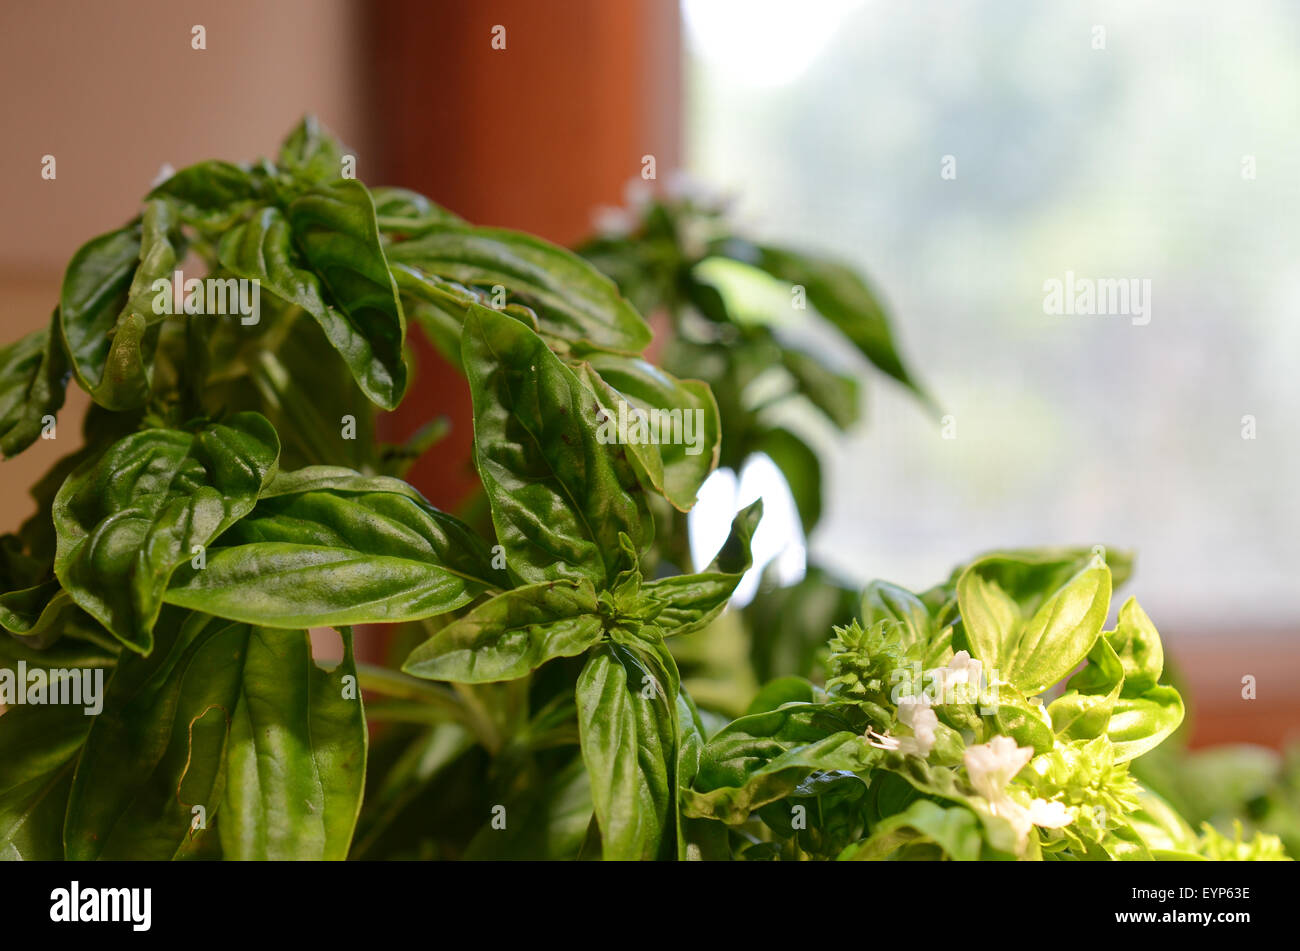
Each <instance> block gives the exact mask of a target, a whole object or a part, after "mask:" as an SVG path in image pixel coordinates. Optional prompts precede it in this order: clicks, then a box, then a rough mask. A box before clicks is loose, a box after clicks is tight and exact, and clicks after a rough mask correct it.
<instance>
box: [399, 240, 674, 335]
mask: <svg viewBox="0 0 1300 951" xmlns="http://www.w3.org/2000/svg"><path fill="white" fill-rule="evenodd" d="M388 256H389V260H390V261H392V262H393V263H394V264H405V265H410V266H411V267H414V268H418V269H419V270H421V271H423V272H425V273H426V274H429V275H434V276H436V277H441V278H446V279H449V280H451V281H455V282H457V283H459V284H464V285H471V286H475V287H479V288H491V287H493V286H495V285H500V286H502V287H504V288H505V289H506V291H507V292H508V293H509V294H510V296H511V297H512V298H514V299H515V300H516V301H517V302H519V303H522V304H524V305H526V306H527V307H529V308H531V309H532V310H533V311H534V312H535V313H536V314H537V321H538V324H539V326H540V329H541V332H542V333H544V334H546V335H547V336H550V337H556V338H559V339H560V340H563V341H566V342H568V343H569V344H571V345H573V346H574V347H575V348H577V349H579V350H609V351H613V352H616V353H629V354H636V353H640V352H641V351H642V350H644V349H645V348H646V345H647V344H649V343H650V337H651V333H650V328H649V327H648V326H647V325H646V323H645V321H644V320H642V319H641V316H640V315H639V314H638V313H637V312H636V311H635V310H633V309H632V306H631V305H630V304H628V302H627V301H625V300H624V299H623V298H622V296H620V294H619V292H618V288H617V287H615V286H614V283H613V282H612V281H610V280H609V278H607V277H605V276H604V275H603V274H601V273H600V272H599V271H597V270H596V269H595V268H594V267H592V266H591V265H590V264H588V263H587V262H586V261H584V260H583V259H582V258H580V257H578V256H577V255H575V254H573V253H572V252H569V251H566V250H564V249H563V248H560V247H556V246H555V245H553V244H550V243H548V242H546V241H543V240H541V239H540V238H535V237H533V236H532V235H526V234H520V233H519V232H515V231H506V230H504V229H501V228H475V227H473V226H471V225H465V224H458V223H450V222H433V221H430V222H428V224H427V226H426V227H424V228H422V229H421V230H420V233H419V235H418V236H417V237H414V238H411V239H410V240H407V241H399V242H396V243H394V244H391V245H389V248H388Z"/></svg>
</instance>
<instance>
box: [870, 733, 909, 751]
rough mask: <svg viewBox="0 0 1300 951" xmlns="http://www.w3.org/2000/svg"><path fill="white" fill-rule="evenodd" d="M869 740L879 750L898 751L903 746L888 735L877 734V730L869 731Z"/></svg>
mask: <svg viewBox="0 0 1300 951" xmlns="http://www.w3.org/2000/svg"><path fill="white" fill-rule="evenodd" d="M867 740H868V741H869V742H870V743H871V745H872V746H874V747H875V748H876V749H878V750H896V749H899V748H900V747H901V746H902V744H901V743H900V742H898V740H896V739H894V738H893V737H892V736H890V735H889V734H888V733H877V732H876V731H875V730H867Z"/></svg>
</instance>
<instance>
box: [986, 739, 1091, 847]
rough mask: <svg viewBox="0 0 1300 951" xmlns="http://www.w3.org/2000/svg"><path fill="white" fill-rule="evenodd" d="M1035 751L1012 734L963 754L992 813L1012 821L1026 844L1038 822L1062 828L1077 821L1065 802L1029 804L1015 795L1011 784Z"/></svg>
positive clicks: (1037, 800) (1019, 836)
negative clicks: (1025, 804)
mask: <svg viewBox="0 0 1300 951" xmlns="http://www.w3.org/2000/svg"><path fill="white" fill-rule="evenodd" d="M1033 755H1034V751H1033V749H1032V748H1031V747H1028V746H1017V745H1016V741H1015V740H1013V739H1012V738H1011V737H1009V736H995V737H993V739H991V740H990V741H989V742H987V743H982V744H980V745H978V746H972V747H969V748H968V749H967V750H966V752H965V754H964V756H963V759H964V760H965V762H966V775H967V776H968V777H969V778H970V784H971V785H972V786H974V787H975V791H976V792H977V793H978V794H979V796H980V798H982V799H984V800H985V802H987V803H988V807H987V808H988V811H989V814H990V815H994V816H1000V817H1001V818H1003V819H1006V820H1007V821H1008V822H1009V823H1011V827H1012V828H1013V829H1014V830H1015V833H1016V839H1017V841H1018V842H1019V843H1020V845H1021V847H1022V848H1023V846H1024V843H1025V839H1026V838H1027V837H1028V835H1029V830H1030V829H1032V828H1033V827H1034V826H1040V827H1042V828H1044V829H1060V828H1063V827H1064V826H1068V825H1069V824H1070V823H1071V822H1073V821H1074V816H1073V814H1072V813H1071V812H1070V810H1069V809H1068V808H1067V807H1066V806H1065V804H1064V803H1061V802H1057V801H1055V800H1050V799H1034V800H1032V801H1031V802H1030V803H1029V805H1028V806H1027V807H1026V806H1023V805H1021V804H1020V803H1019V802H1017V801H1016V800H1015V799H1013V798H1012V796H1011V793H1010V792H1009V790H1008V788H1007V787H1008V786H1010V784H1011V780H1012V779H1014V778H1015V775H1016V773H1018V772H1020V771H1021V770H1022V769H1024V767H1025V764H1026V763H1028V762H1029V761H1030V760H1031V759H1032V758H1033Z"/></svg>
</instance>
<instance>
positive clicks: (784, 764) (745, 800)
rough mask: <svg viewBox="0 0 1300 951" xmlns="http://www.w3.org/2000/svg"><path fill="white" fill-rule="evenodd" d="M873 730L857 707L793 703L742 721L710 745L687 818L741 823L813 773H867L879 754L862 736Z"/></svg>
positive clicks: (687, 800) (686, 796)
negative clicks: (866, 730)
mask: <svg viewBox="0 0 1300 951" xmlns="http://www.w3.org/2000/svg"><path fill="white" fill-rule="evenodd" d="M868 725H869V724H868V723H867V721H866V719H865V717H864V716H863V715H862V713H861V711H860V710H859V709H858V708H857V707H856V705H853V704H815V703H814V704H790V705H787V706H783V707H781V708H779V709H777V710H772V711H770V712H768V713H760V714H756V715H754V716H745V717H741V718H740V719H739V720H736V721H734V722H732V723H731V724H729V725H728V726H727V727H725V728H724V729H723V730H721V731H720V732H719V733H717V734H715V735H714V736H713V738H712V739H710V740H709V742H708V743H707V744H705V747H704V751H703V753H702V755H701V757H700V768H699V772H698V773H697V775H696V777H695V783H694V786H693V788H691V789H689V790H686V791H684V793H683V799H682V808H683V809H684V810H685V813H686V815H688V816H692V817H698V818H710V819H720V820H722V821H723V822H726V823H728V824H729V825H735V824H738V823H741V822H744V821H745V820H746V819H747V818H748V817H749V814H750V813H751V812H753V811H754V810H755V809H758V808H759V807H761V806H763V805H766V804H767V803H769V802H774V801H776V800H777V799H781V798H783V797H784V796H786V795H788V794H789V793H790V792H791V790H793V789H794V788H795V787H797V786H798V785H799V783H800V782H802V781H803V780H804V779H805V778H806V777H807V776H808V774H809V773H810V772H812V771H813V770H815V769H819V770H841V769H842V770H848V771H850V772H859V771H862V770H866V769H869V768H871V766H872V765H873V763H874V762H875V760H876V759H877V758H878V757H879V752H880V751H879V750H876V749H874V748H873V747H872V746H871V745H870V744H869V743H868V742H867V740H866V738H865V737H864V736H863V733H864V731H865V729H866V727H867V726H868Z"/></svg>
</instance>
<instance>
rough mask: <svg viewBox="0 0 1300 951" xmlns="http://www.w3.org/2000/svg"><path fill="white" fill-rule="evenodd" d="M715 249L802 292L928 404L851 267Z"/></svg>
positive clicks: (753, 250)
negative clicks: (796, 287) (799, 288)
mask: <svg viewBox="0 0 1300 951" xmlns="http://www.w3.org/2000/svg"><path fill="white" fill-rule="evenodd" d="M717 250H718V252H719V253H721V254H725V255H726V256H728V257H731V258H734V259H736V260H738V261H743V262H744V263H746V264H750V265H753V266H754V267H757V268H760V269H761V270H763V271H766V272H767V273H768V274H770V275H772V276H773V277H775V278H776V279H777V280H780V281H785V282H788V283H790V284H791V285H799V286H801V287H803V288H804V289H805V291H806V292H807V295H808V303H810V304H812V306H813V307H815V308H816V309H817V312H818V313H820V314H821V315H822V316H823V317H825V318H826V319H827V320H828V321H830V322H831V323H832V324H834V325H835V327H836V328H837V329H838V330H839V331H840V332H841V333H842V334H844V336H846V337H848V339H849V340H850V341H852V343H853V345H854V346H855V347H857V348H858V350H859V351H861V353H862V355H863V356H865V357H866V358H867V359H868V360H870V361H871V362H872V363H873V364H875V366H876V367H877V368H878V369H880V370H882V371H883V372H885V373H887V374H889V375H890V376H892V377H893V378H894V379H896V380H898V381H899V382H900V383H903V384H904V385H906V386H907V387H908V388H909V389H911V390H912V391H913V392H915V393H916V394H917V395H918V396H920V397H921V398H922V399H924V400H926V401H927V402H928V401H929V397H928V396H927V395H926V393H925V391H924V390H923V389H922V388H921V385H920V383H919V382H918V381H917V380H916V378H915V377H914V376H913V375H912V374H911V373H910V372H909V371H908V369H907V367H906V366H905V365H904V363H903V358H902V357H901V356H900V355H899V353H898V349H897V347H896V345H895V343H894V335H893V331H892V330H891V329H890V326H889V318H888V317H886V316H885V311H884V308H883V307H881V306H880V302H879V301H878V300H877V299H876V295H875V294H874V293H873V292H872V290H871V288H869V287H868V286H867V283H866V281H864V280H863V279H862V278H861V277H860V276H859V275H858V274H857V272H855V271H854V270H853V269H852V268H849V267H846V266H845V265H843V264H840V263H838V262H836V261H831V260H827V259H825V258H814V257H811V256H809V255H805V254H799V253H797V252H795V251H791V250H788V249H786V248H778V247H773V246H770V245H756V244H750V243H749V242H747V241H741V240H739V239H735V238H732V239H729V240H727V241H725V242H723V243H722V244H720V245H719V246H718V248H717Z"/></svg>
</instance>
